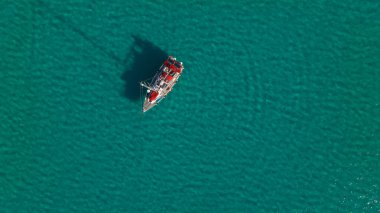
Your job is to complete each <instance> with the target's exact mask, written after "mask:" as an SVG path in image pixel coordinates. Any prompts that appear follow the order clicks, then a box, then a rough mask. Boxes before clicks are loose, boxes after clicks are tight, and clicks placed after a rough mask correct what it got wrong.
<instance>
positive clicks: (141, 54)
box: [35, 0, 168, 101]
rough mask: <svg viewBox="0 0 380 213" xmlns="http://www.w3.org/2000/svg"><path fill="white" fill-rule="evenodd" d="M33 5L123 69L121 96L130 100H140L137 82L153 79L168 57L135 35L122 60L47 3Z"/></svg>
mask: <svg viewBox="0 0 380 213" xmlns="http://www.w3.org/2000/svg"><path fill="white" fill-rule="evenodd" d="M35 4H37V5H38V6H40V7H44V8H45V11H44V12H49V13H50V14H51V15H52V16H53V17H54V18H56V19H58V20H59V21H60V22H61V23H62V24H63V25H65V26H67V27H68V28H70V29H71V30H72V31H73V32H75V33H77V34H78V35H80V36H81V37H82V38H83V39H84V40H86V41H87V42H89V43H90V44H91V45H92V46H93V47H94V48H96V49H98V50H99V51H101V52H103V53H104V54H105V55H107V56H108V57H110V58H112V59H114V60H115V61H116V62H117V63H118V65H121V66H122V67H123V69H124V72H123V74H122V76H121V79H122V80H123V81H124V82H125V88H124V91H123V94H122V95H123V96H124V97H126V98H128V99H130V100H133V101H137V100H138V99H139V98H140V85H139V82H140V81H142V80H146V79H148V78H151V77H153V76H154V75H155V74H156V72H157V71H158V69H159V67H160V66H161V64H162V63H163V61H164V60H165V59H166V58H167V57H168V54H167V53H166V52H165V51H163V50H162V49H160V48H159V47H157V46H156V45H154V44H153V43H152V42H150V41H148V40H145V39H142V38H140V37H138V36H136V35H132V38H133V40H134V41H133V44H132V47H131V48H130V51H129V52H128V53H127V55H126V57H125V59H124V60H122V59H121V58H120V57H118V56H117V55H116V54H115V53H114V52H112V51H110V50H107V48H105V47H103V46H101V45H100V44H99V41H98V40H96V39H94V38H91V37H90V36H88V35H87V34H86V33H85V32H84V31H82V30H81V29H80V28H78V27H76V25H75V24H74V23H73V22H72V21H70V20H69V18H66V17H64V16H62V15H59V14H56V13H54V12H53V11H54V10H53V8H51V7H50V6H49V5H48V4H47V3H45V2H43V1H41V0H36V1H35ZM37 5H35V6H37Z"/></svg>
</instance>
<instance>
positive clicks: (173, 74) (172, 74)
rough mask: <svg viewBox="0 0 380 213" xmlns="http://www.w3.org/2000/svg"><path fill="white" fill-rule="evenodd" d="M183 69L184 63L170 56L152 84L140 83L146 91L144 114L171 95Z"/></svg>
mask: <svg viewBox="0 0 380 213" xmlns="http://www.w3.org/2000/svg"><path fill="white" fill-rule="evenodd" d="M183 69H184V67H183V64H182V62H180V61H177V59H176V58H174V57H173V56H169V57H168V58H167V59H166V60H165V61H164V63H163V64H162V65H161V67H160V69H159V70H158V72H157V73H156V75H155V76H154V77H153V78H152V80H151V81H150V82H148V81H141V82H140V85H141V86H142V87H143V88H145V89H146V94H145V98H144V103H143V108H142V111H143V112H146V111H148V110H150V109H151V108H152V107H154V106H156V105H157V104H158V103H159V102H160V101H162V100H163V99H164V98H165V97H166V96H167V95H168V94H169V93H170V91H172V88H173V86H174V85H175V84H176V83H177V81H178V78H179V77H180V76H181V74H182V71H183Z"/></svg>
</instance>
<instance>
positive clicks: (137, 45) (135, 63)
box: [121, 35, 168, 101]
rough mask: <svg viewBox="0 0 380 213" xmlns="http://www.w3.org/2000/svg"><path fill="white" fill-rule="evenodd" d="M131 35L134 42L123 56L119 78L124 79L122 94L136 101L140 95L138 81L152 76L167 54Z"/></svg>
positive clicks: (146, 41) (150, 43) (148, 42)
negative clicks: (121, 72)
mask: <svg viewBox="0 0 380 213" xmlns="http://www.w3.org/2000/svg"><path fill="white" fill-rule="evenodd" d="M132 37H133V40H134V42H133V44H132V47H131V49H130V51H129V52H128V54H127V56H126V58H125V70H124V72H123V74H122V76H121V79H122V80H123V81H125V88H124V93H123V96H124V97H126V98H128V99H130V100H133V101H137V100H139V98H140V95H141V89H140V85H139V82H140V81H143V80H146V79H149V78H152V77H153V76H154V75H155V74H156V73H157V71H158V69H159V68H160V66H161V64H162V62H163V61H164V60H165V59H166V58H167V57H168V54H167V53H166V52H165V51H163V50H162V49H160V48H159V47H157V46H156V45H154V44H153V43H152V42H150V41H148V40H145V39H143V38H140V37H138V36H135V35H133V36H132Z"/></svg>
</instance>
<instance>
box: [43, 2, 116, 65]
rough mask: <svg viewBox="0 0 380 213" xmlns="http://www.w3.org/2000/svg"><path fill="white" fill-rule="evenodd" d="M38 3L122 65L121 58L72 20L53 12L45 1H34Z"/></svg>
mask: <svg viewBox="0 0 380 213" xmlns="http://www.w3.org/2000/svg"><path fill="white" fill-rule="evenodd" d="M36 3H38V6H40V7H44V8H46V9H45V10H44V11H48V12H49V13H50V14H51V15H53V17H54V18H56V19H58V20H59V21H60V22H61V23H62V24H63V25H65V26H67V27H68V28H70V29H71V30H72V31H73V32H75V33H77V34H78V35H80V36H81V37H82V38H83V39H84V40H86V41H87V42H88V43H90V44H91V45H92V46H93V47H94V48H96V49H98V50H100V51H101V52H103V53H104V54H106V55H107V56H108V57H110V58H112V59H113V60H115V61H116V62H117V63H118V64H121V65H123V60H122V59H121V58H119V57H118V56H117V55H116V54H115V53H114V52H112V51H109V50H107V49H106V48H104V47H103V46H101V45H99V41H97V40H96V39H94V38H90V37H89V36H88V35H86V33H84V32H83V31H82V30H81V29H79V28H78V27H76V26H75V24H74V23H73V22H71V21H70V20H69V19H68V18H65V17H64V16H62V15H59V14H56V13H54V12H53V11H54V10H53V9H52V8H51V7H50V6H49V5H48V4H47V3H45V2H43V1H38V0H37V1H36Z"/></svg>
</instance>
